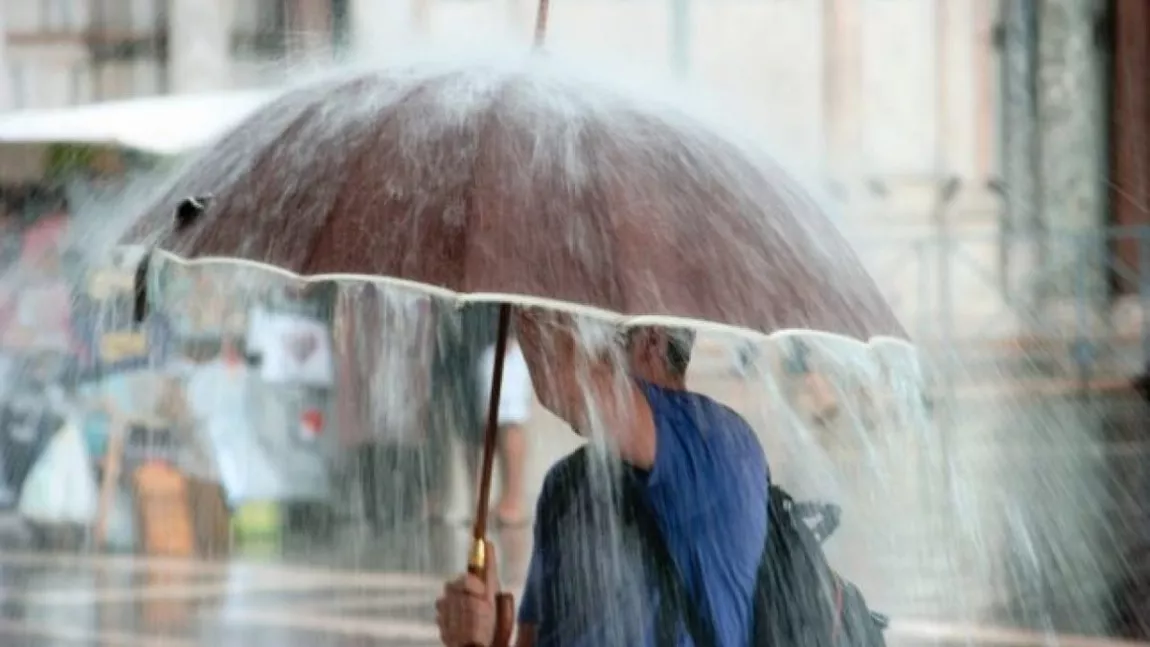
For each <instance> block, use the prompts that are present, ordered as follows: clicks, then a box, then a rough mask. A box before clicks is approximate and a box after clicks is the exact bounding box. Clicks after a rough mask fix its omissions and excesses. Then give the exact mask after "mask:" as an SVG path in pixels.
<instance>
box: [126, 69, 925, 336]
mask: <svg viewBox="0 0 1150 647" xmlns="http://www.w3.org/2000/svg"><path fill="white" fill-rule="evenodd" d="M189 196H211V200H210V202H208V203H207V207H206V209H204V210H203V211H202V212H201V213H199V214H198V215H197V216H196V217H195V218H184V219H179V218H176V217H175V216H174V213H175V212H176V206H177V204H179V203H180V201H181V200H183V199H184V198H187V197H189ZM178 221H182V222H183V225H180V223H179V222H178ZM129 238H130V239H131V242H145V243H148V244H154V245H157V246H159V247H160V248H162V249H166V250H169V251H172V252H174V253H176V254H178V255H180V256H183V257H188V258H192V257H204V256H228V257H240V258H245V259H249V260H255V261H260V262H263V263H267V264H271V265H275V266H279V267H282V268H285V269H288V270H291V271H294V272H297V273H300V274H309V275H310V274H330V273H352V274H371V275H383V276H389V277H397V278H403V279H408V280H412V281H417V282H420V283H426V284H431V285H435V286H440V287H443V288H447V289H450V290H454V291H457V292H465V293H476V292H494V293H503V294H515V295H525V296H539V297H547V298H551V299H559V300H563V301H569V302H574V303H578V304H584V305H590V306H595V307H598V308H603V309H607V310H611V311H614V312H618V313H622V314H626V315H645V314H658V315H671V316H679V317H687V318H692V319H705V320H710V321H716V322H721V323H727V324H732V325H737V326H741V327H746V328H751V329H755V330H759V331H762V332H768V333H769V332H772V331H775V330H780V329H785V328H809V329H815V330H823V331H827V332H834V333H841V334H845V335H849V336H852V337H856V338H860V339H867V338H870V337H872V336H876V335H893V336H900V337H901V336H903V335H904V333H903V331H902V328H901V327H900V325H899V324H898V322H897V321H896V319H895V317H894V315H893V314H892V312H891V310H890V308H889V307H888V306H887V304H886V303H885V301H884V300H883V298H882V296H881V295H880V294H879V291H878V290H877V288H876V286H875V284H874V282H873V281H872V279H871V278H870V277H869V276H868V274H867V273H866V271H865V270H864V269H863V267H862V265H861V264H860V262H859V261H858V259H857V257H856V255H855V253H854V252H853V251H852V249H851V247H850V246H849V245H848V244H847V243H846V241H845V240H844V239H843V237H842V236H841V235H840V234H839V233H838V232H837V230H836V228H835V227H834V226H833V225H832V224H831V223H830V222H829V220H828V219H827V217H826V215H825V214H824V213H823V212H822V211H821V210H820V209H819V207H818V206H817V205H816V204H815V203H814V202H813V201H812V200H810V199H809V198H808V197H807V196H806V195H805V194H804V192H803V190H802V188H801V187H800V186H798V185H797V184H796V183H795V182H794V181H793V180H791V179H789V178H788V177H787V176H786V174H784V173H783V172H782V171H781V170H780V169H779V168H778V167H777V166H775V165H773V164H772V163H771V162H770V161H769V160H768V159H767V158H765V157H761V156H757V155H756V154H754V153H752V152H749V151H748V150H746V149H744V148H743V147H742V146H740V145H739V144H737V143H735V142H734V141H733V140H731V139H730V138H727V137H725V136H724V135H722V134H720V133H719V132H717V131H716V130H714V129H710V128H708V127H707V126H705V125H704V124H703V123H702V122H700V121H698V120H695V119H693V118H691V117H690V116H688V115H686V114H685V113H683V112H682V111H679V110H677V109H674V108H670V107H667V106H666V105H665V104H659V103H656V102H653V101H645V100H643V99H641V98H634V97H631V96H628V95H627V93H626V92H620V91H617V90H614V89H611V88H608V87H606V86H605V85H603V84H601V83H598V82H595V81H589V80H586V79H583V78H582V77H579V76H577V75H573V74H570V73H567V72H564V71H561V70H559V69H557V68H556V67H555V66H554V65H553V64H550V63H548V62H546V61H544V60H541V59H537V58H532V59H526V60H523V61H519V62H517V63H515V64H511V65H507V66H502V65H497V64H468V65H459V66H455V67H451V66H432V65H428V66H424V67H419V66H415V67H408V68H403V69H394V70H389V71H377V72H371V73H367V74H360V75H358V76H349V77H341V78H339V79H335V80H328V81H326V82H322V83H319V84H317V85H315V86H313V87H309V88H305V89H301V90H298V91H295V92H292V93H289V94H287V95H285V96H283V97H281V98H280V99H279V100H277V101H275V102H273V103H272V104H270V105H269V106H267V107H266V108H264V109H263V110H262V111H260V112H259V113H258V114H256V115H255V116H254V117H252V118H251V119H249V120H248V121H247V122H246V123H244V124H242V125H241V126H239V127H238V128H237V129H236V130H234V131H233V132H232V133H230V134H229V135H227V136H226V137H224V138H223V139H222V140H221V141H220V142H218V143H217V144H216V145H215V146H214V147H212V148H211V149H210V150H208V151H206V153H205V154H203V155H202V156H201V157H200V158H199V159H198V160H196V161H194V162H192V163H191V164H190V165H189V166H188V167H187V168H186V169H185V170H184V171H183V172H182V174H181V175H180V176H179V177H178V178H177V180H176V181H175V183H174V185H173V186H172V188H171V190H170V191H169V192H167V193H166V195H165V196H164V197H163V198H162V199H160V200H158V201H157V202H155V203H154V204H153V205H152V207H151V208H150V209H149V210H148V211H147V212H146V213H145V215H144V219H143V220H141V221H140V222H139V223H137V225H136V226H135V228H134V229H133V231H132V232H131V234H130V235H129Z"/></svg>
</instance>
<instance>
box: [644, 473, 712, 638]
mask: <svg viewBox="0 0 1150 647" xmlns="http://www.w3.org/2000/svg"><path fill="white" fill-rule="evenodd" d="M625 483H626V482H625ZM624 489H625V493H624V496H625V505H626V506H627V512H628V513H629V514H630V515H631V518H632V521H633V523H634V526H635V529H636V530H637V531H638V533H639V537H640V539H641V541H642V545H643V548H644V549H645V552H644V556H643V557H644V562H645V564H646V567H647V572H648V573H649V574H650V575H651V576H653V577H654V580H655V582H654V584H655V586H656V588H657V590H658V591H659V596H660V600H659V612H658V613H657V614H656V617H655V625H656V626H655V630H656V632H657V636H658V639H659V644H660V645H674V644H676V642H677V638H678V636H677V630H678V626H679V623H678V620H679V619H680V618H681V619H682V620H683V623H684V625H685V626H686V629H687V633H688V634H689V635H690V636H691V642H692V644H693V645H694V646H695V647H718V639H717V638H716V635H715V626H714V624H713V622H712V619H711V617H710V616H709V615H706V614H704V613H703V612H702V611H701V609H700V606H699V605H698V604H696V603H695V602H694V601H693V600H692V599H691V595H690V592H689V591H688V590H687V585H686V581H685V580H684V579H683V574H682V572H680V570H679V567H678V566H677V565H676V564H675V560H674V558H673V557H672V556H671V551H670V550H669V549H668V548H667V542H666V541H665V540H664V539H663V533H662V531H660V530H659V524H658V522H657V521H656V520H655V516H654V514H653V513H652V512H651V508H650V506H648V505H647V502H646V501H644V500H643V499H642V498H641V497H640V496H639V493H638V492H636V491H634V486H633V485H631V484H629V483H627V484H625V485H624Z"/></svg>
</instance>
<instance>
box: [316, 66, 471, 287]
mask: <svg viewBox="0 0 1150 647" xmlns="http://www.w3.org/2000/svg"><path fill="white" fill-rule="evenodd" d="M444 76H450V74H448V75H444ZM442 78H444V77H440V79H439V80H442ZM429 83H430V82H429ZM425 91H427V86H424V85H416V86H413V87H411V88H410V89H409V90H407V91H406V92H403V93H401V94H400V96H399V97H398V98H396V100H395V101H394V104H393V105H396V106H402V105H403V103H404V102H406V101H407V100H409V99H411V98H412V97H413V96H415V95H417V94H419V93H420V92H425ZM397 113H398V110H396V111H393V112H389V113H388V114H387V116H386V117H385V118H384V120H383V123H377V124H375V126H374V127H373V128H371V130H370V132H371V135H369V136H367V137H365V139H366V140H367V141H365V142H363V143H362V144H361V145H360V146H359V147H357V148H356V150H355V152H354V153H353V154H352V162H351V164H349V165H348V166H347V170H348V172H347V173H345V174H344V176H343V178H342V179H341V180H340V186H339V188H338V190H337V191H336V192H335V194H334V195H335V196H337V197H336V198H335V199H334V200H332V201H331V204H330V205H329V206H328V209H327V213H325V214H324V216H323V218H322V222H323V224H322V225H320V227H321V230H322V231H323V232H324V233H321V234H319V235H317V236H313V237H312V239H311V241H310V242H309V244H308V250H307V253H306V254H305V255H304V257H303V262H302V263H301V264H300V268H301V269H302V273H305V274H306V273H310V270H309V268H311V267H313V265H312V263H313V262H314V261H315V259H316V257H317V256H318V254H319V250H320V249H322V248H323V243H324V242H325V239H326V238H327V235H326V232H327V231H328V229H329V227H328V226H327V223H328V222H330V221H331V219H332V215H333V214H335V213H337V212H338V211H339V209H338V207H340V206H342V204H343V202H344V200H343V198H342V197H341V196H343V195H345V194H347V192H348V185H349V184H350V183H351V181H352V178H356V177H360V176H359V174H357V173H356V172H355V169H358V168H359V167H360V166H362V164H363V160H364V159H366V158H367V157H369V156H370V154H371V153H372V151H373V150H374V147H375V140H376V133H378V132H379V131H380V130H381V127H382V126H383V125H384V124H386V123H387V122H389V121H391V120H393V119H395V118H396V116H397Z"/></svg>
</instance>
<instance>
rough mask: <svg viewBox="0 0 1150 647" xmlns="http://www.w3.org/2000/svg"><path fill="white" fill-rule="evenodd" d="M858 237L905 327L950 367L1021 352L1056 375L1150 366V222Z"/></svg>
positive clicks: (941, 229)
mask: <svg viewBox="0 0 1150 647" xmlns="http://www.w3.org/2000/svg"><path fill="white" fill-rule="evenodd" d="M854 242H855V244H856V246H857V248H858V250H859V252H860V254H861V255H862V257H863V259H864V261H865V262H866V264H867V265H868V269H870V271H871V273H872V274H873V275H874V277H875V278H876V280H877V282H878V283H879V285H880V287H881V288H882V289H883V290H884V292H885V294H886V296H887V298H888V299H889V301H890V302H891V304H892V306H893V307H894V308H895V310H896V311H897V312H898V314H899V315H900V317H901V318H902V320H903V322H904V324H905V325H906V326H907V329H908V332H909V333H910V334H911V335H912V336H913V337H914V338H915V339H916V341H918V342H919V343H921V344H923V345H925V346H929V347H932V348H934V349H937V350H939V351H940V353H941V354H942V355H944V356H945V355H949V356H950V359H951V361H956V362H960V363H965V362H967V361H968V360H970V359H971V358H972V357H973V356H976V355H979V354H981V355H984V356H987V357H988V358H990V359H991V360H997V361H998V362H999V363H1000V364H1001V363H1002V361H1003V360H1004V359H1006V358H1007V356H1009V355H1011V354H1013V355H1015V356H1017V359H1018V360H1020V363H1025V364H1027V365H1028V366H1029V367H1030V368H1032V369H1033V368H1037V369H1038V370H1039V372H1041V373H1043V374H1044V375H1045V376H1047V377H1050V376H1061V377H1071V378H1074V379H1078V380H1080V381H1089V380H1091V379H1094V378H1097V377H1100V376H1105V375H1117V374H1122V375H1129V374H1130V372H1132V371H1136V370H1139V369H1141V368H1142V367H1145V366H1147V364H1148V363H1150V225H1146V226H1133V227H1110V228H1098V229H1095V230H1053V231H1052V230H1043V231H1033V232H1025V233H1020V232H1012V231H1006V230H1004V228H1001V227H1000V228H991V229H990V230H989V231H969V230H956V229H954V228H951V227H947V226H945V225H943V226H938V225H937V224H936V225H935V226H934V227H932V230H931V231H930V232H928V233H925V234H922V235H917V236H902V237H891V236H884V237H881V238H862V239H859V238H855V241H854ZM1119 246H1121V247H1122V248H1123V249H1124V250H1125V251H1126V253H1125V254H1124V255H1119V254H1118V253H1116V249H1117V248H1118V247H1119ZM1131 251H1133V252H1134V253H1130V252H1131ZM1122 256H1125V258H1123V257H1122ZM1116 285H1121V286H1122V288H1123V289H1122V290H1121V291H1119V290H1116V289H1115V286H1116ZM1066 372H1069V373H1070V374H1069V375H1058V374H1059V373H1066Z"/></svg>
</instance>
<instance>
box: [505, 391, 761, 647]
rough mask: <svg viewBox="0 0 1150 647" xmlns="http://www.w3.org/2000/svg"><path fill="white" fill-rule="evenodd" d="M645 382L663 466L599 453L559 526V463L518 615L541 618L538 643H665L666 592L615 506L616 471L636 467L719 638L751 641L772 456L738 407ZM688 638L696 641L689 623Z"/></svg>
mask: <svg viewBox="0 0 1150 647" xmlns="http://www.w3.org/2000/svg"><path fill="white" fill-rule="evenodd" d="M641 386H642V388H643V390H644V392H645V394H646V396H647V401H648V402H649V403H650V405H651V410H652V412H653V414H654V419H655V430H656V450H655V464H654V466H653V467H652V469H651V471H650V472H642V471H639V470H636V469H633V468H628V467H620V466H618V465H617V463H615V462H612V461H608V460H594V459H592V460H590V461H588V462H587V464H588V469H587V474H585V475H582V476H585V477H586V478H587V479H588V480H589V482H590V485H588V486H587V487H581V488H578V489H576V490H575V491H576V492H577V494H576V496H577V500H574V501H572V502H569V503H568V505H569V506H570V507H569V508H567V509H568V510H569V511H570V512H569V513H568V514H567V515H565V519H566V524H564V525H563V529H562V530H561V531H560V532H556V531H555V529H554V528H545V527H544V525H545V524H547V523H553V522H554V521H555V520H554V515H549V514H548V510H549V506H550V505H551V504H552V502H553V501H554V500H555V499H556V493H557V490H558V489H559V485H558V484H557V483H556V478H555V474H556V472H557V471H558V466H556V467H555V468H552V470H551V472H550V473H549V474H548V476H547V479H546V480H545V481H544V485H543V491H542V493H541V494H540V497H539V502H538V513H537V514H536V525H535V547H534V553H533V554H532V557H531V565H530V568H529V570H528V575H527V582H526V585H525V587H524V591H523V598H522V601H521V604H520V607H519V622H520V623H521V624H525V625H532V626H534V627H535V628H536V635H537V641H536V645H537V646H538V647H558V646H562V647H572V646H577V647H583V646H586V647H612V646H615V645H620V646H623V645H626V646H628V647H630V646H633V645H648V646H652V647H654V641H655V628H654V623H655V613H656V610H657V608H658V605H659V600H658V598H659V596H658V592H657V591H656V590H654V589H653V588H652V587H651V586H650V585H649V584H648V583H647V580H646V579H645V578H644V577H643V566H642V565H643V562H642V557H641V555H640V554H639V552H638V551H639V550H641V547H640V546H638V545H635V544H636V542H634V541H626V540H624V539H622V534H621V533H619V532H618V517H617V515H615V514H613V513H612V511H611V509H610V507H611V501H612V498H611V496H610V492H611V483H612V478H629V479H634V480H635V483H636V484H637V485H638V488H636V489H637V490H638V491H639V492H640V493H641V495H642V496H643V497H645V499H646V501H647V503H648V504H649V506H650V509H651V510H652V511H653V512H654V515H655V518H656V520H657V522H658V524H659V528H660V530H662V533H663V537H664V540H665V541H666V544H667V548H668V550H669V551H670V554H671V556H672V558H673V559H674V560H675V564H676V566H677V567H678V569H679V572H680V573H681V574H682V575H683V578H684V580H685V582H686V585H687V588H688V589H689V593H690V599H691V600H693V601H694V602H695V603H696V604H700V605H705V608H704V609H701V610H702V612H703V613H706V614H709V616H710V617H711V619H712V622H713V624H714V627H715V632H716V637H717V639H718V647H745V646H746V645H747V644H748V641H749V637H750V632H751V616H752V607H753V597H754V592H755V582H756V574H757V571H758V567H759V561H760V559H761V557H762V554H763V546H764V542H765V540H766V533H767V512H766V511H767V505H766V497H767V496H768V494H767V491H768V467H767V461H766V457H765V456H764V454H763V451H762V448H761V446H760V445H759V442H758V439H757V438H756V437H755V434H754V432H753V431H752V430H751V428H750V427H749V426H748V425H747V423H746V421H744V420H743V419H742V418H741V417H740V416H739V415H738V414H736V413H735V412H734V411H732V410H730V409H728V408H727V407H724V406H723V405H720V404H718V403H717V402H715V401H714V400H711V399H710V398H707V397H706V396H702V395H699V394H696V393H690V392H687V391H674V390H668V389H662V388H659V387H656V386H653V385H649V384H642V385H641ZM680 624H681V623H680ZM678 645H680V646H688V645H691V639H690V637H689V636H688V635H687V633H686V631H685V630H684V629H682V628H680V631H679V639H678Z"/></svg>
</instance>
